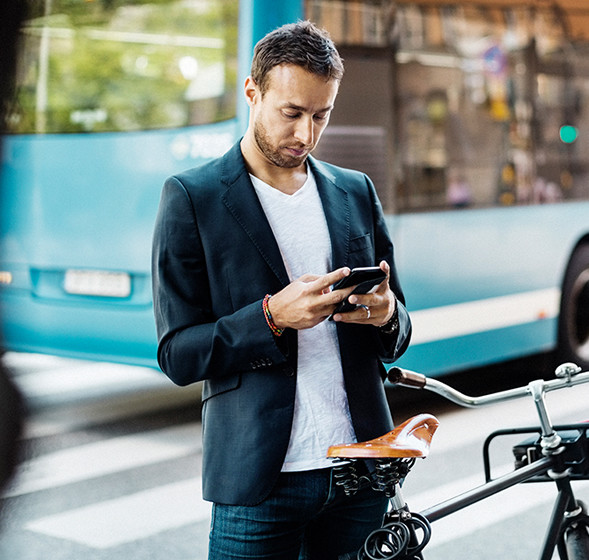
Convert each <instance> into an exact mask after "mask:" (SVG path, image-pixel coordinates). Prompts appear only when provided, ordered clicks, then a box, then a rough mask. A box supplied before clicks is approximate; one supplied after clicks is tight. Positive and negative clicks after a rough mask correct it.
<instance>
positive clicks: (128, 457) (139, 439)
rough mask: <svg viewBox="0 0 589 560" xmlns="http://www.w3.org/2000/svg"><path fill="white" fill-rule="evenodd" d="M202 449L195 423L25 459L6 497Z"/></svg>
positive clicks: (172, 457)
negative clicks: (28, 459)
mask: <svg viewBox="0 0 589 560" xmlns="http://www.w3.org/2000/svg"><path fill="white" fill-rule="evenodd" d="M199 450H200V426H199V425H198V424H197V423H196V422H194V423H189V424H185V425H181V426H174V427H171V428H165V429H162V430H154V431H151V432H142V433H140V434H134V435H129V436H122V437H117V438H111V439H108V440H105V441H99V442H95V443H89V444H86V445H81V446H78V447H75V448H72V449H64V450H61V451H56V452H54V453H49V454H46V455H42V456H40V457H38V458H34V459H31V460H30V461H26V462H25V463H23V464H22V465H21V467H20V471H19V475H18V476H17V478H16V481H15V484H14V485H13V486H12V487H11V488H9V489H8V491H7V492H6V496H8V497H13V496H19V495H22V494H29V493H31V492H37V491H39V490H46V489H48V488H55V487H57V486H63V485H65V484H70V483H72V482H80V481H82V480H88V479H91V478H95V477H98V476H105V475H107V474H112V473H115V472H119V471H123V470H126V469H132V468H137V467H140V466H144V465H149V464H152V463H156V462H161V461H166V460H169V459H174V458H179V457H184V456H186V455H189V454H191V453H196V452H198V451H199Z"/></svg>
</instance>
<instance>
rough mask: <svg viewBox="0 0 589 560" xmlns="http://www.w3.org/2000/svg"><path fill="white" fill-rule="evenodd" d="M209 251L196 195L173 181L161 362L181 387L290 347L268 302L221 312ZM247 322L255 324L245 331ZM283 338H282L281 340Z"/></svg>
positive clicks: (158, 267)
mask: <svg viewBox="0 0 589 560" xmlns="http://www.w3.org/2000/svg"><path fill="white" fill-rule="evenodd" d="M210 277H211V276H210V274H209V272H208V270H207V262H206V258H205V251H204V249H203V244H202V240H201V238H200V234H199V230H198V224H197V217H196V213H195V211H194V208H193V205H192V201H191V199H190V196H189V193H188V192H187V190H186V188H185V187H184V185H183V184H182V183H181V182H180V181H179V180H178V179H177V178H174V177H172V178H170V179H168V180H167V181H166V183H165V185H164V189H163V191H162V197H161V200H160V206H159V210H158V214H157V218H156V223H155V227H154V235H153V246H152V283H153V304H154V316H155V323H156V330H157V336H158V363H159V365H160V367H161V369H162V371H164V373H166V374H167V375H168V376H169V377H170V378H171V379H172V381H174V382H175V383H177V384H178V385H187V384H189V383H193V382H196V381H201V380H204V379H213V378H220V377H223V376H228V375H232V374H237V373H239V372H242V371H246V370H251V369H256V367H257V365H258V364H260V363H262V364H264V365H265V366H268V365H270V364H281V363H284V362H285V361H286V356H285V352H284V351H283V349H281V348H280V347H279V346H278V344H279V343H280V344H284V341H280V342H277V340H275V338H276V337H274V336H273V335H272V333H271V331H270V329H269V328H268V325H267V323H266V321H265V318H264V313H263V311H262V300H261V299H259V300H255V301H252V302H251V303H249V304H248V305H245V306H243V307H242V308H241V309H238V310H237V311H235V312H232V313H228V314H225V315H223V316H221V317H217V316H215V314H214V312H213V305H212V301H211V290H210V286H209V278H210ZM244 325H247V328H244ZM281 338H282V337H281Z"/></svg>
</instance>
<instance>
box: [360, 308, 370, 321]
mask: <svg viewBox="0 0 589 560" xmlns="http://www.w3.org/2000/svg"><path fill="white" fill-rule="evenodd" d="M361 307H363V308H364V309H366V320H367V321H368V319H370V307H368V306H367V305H362V306H361Z"/></svg>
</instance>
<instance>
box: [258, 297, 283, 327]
mask: <svg viewBox="0 0 589 560" xmlns="http://www.w3.org/2000/svg"><path fill="white" fill-rule="evenodd" d="M271 297H272V296H271V295H270V294H266V295H265V296H264V300H263V301H262V309H263V310H264V317H265V318H266V323H268V326H269V327H270V330H271V331H272V334H273V335H274V336H280V335H281V334H282V333H283V332H284V329H281V328H279V327H277V326H276V325H275V324H274V320H273V319H272V313H270V307H269V306H268V302H269V301H270V298H271Z"/></svg>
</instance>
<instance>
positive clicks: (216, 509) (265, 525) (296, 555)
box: [209, 469, 388, 560]
mask: <svg viewBox="0 0 589 560" xmlns="http://www.w3.org/2000/svg"><path fill="white" fill-rule="evenodd" d="M387 503H388V502H387V498H386V497H385V496H384V494H383V493H382V492H375V491H374V490H372V489H371V488H370V486H369V485H368V484H365V485H364V486H363V487H361V489H360V490H359V491H358V493H357V494H356V495H354V496H351V497H348V496H346V495H345V494H344V491H343V489H342V488H341V487H340V486H336V484H335V481H334V478H333V470H332V469H320V470H315V471H306V472H293V473H281V475H280V477H279V479H278V483H277V484H276V487H275V488H274V490H273V491H272V493H271V494H270V496H268V498H267V499H266V500H264V501H263V502H262V503H261V504H259V505H256V506H227V505H219V504H214V505H213V513H212V520H211V534H210V542H209V560H245V559H249V560H251V559H264V560H337V558H338V557H339V556H340V555H344V554H346V553H350V552H354V551H356V550H358V549H359V548H361V547H362V545H363V544H364V540H365V538H366V537H367V536H368V535H369V534H370V533H371V532H372V531H373V530H374V529H377V528H379V527H380V526H381V523H382V518H383V515H384V513H385V511H386V509H387Z"/></svg>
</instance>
